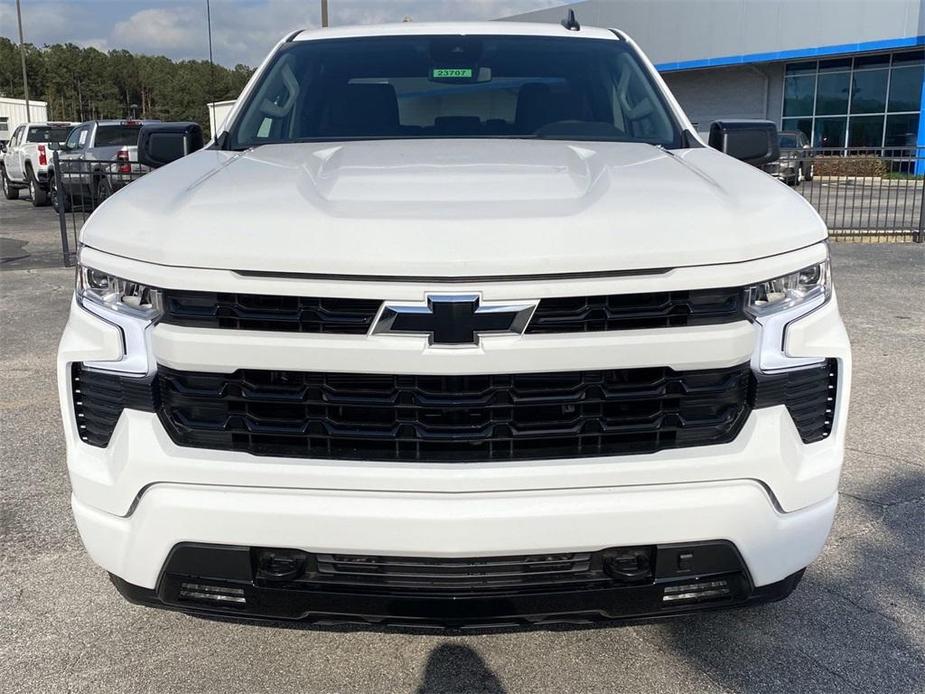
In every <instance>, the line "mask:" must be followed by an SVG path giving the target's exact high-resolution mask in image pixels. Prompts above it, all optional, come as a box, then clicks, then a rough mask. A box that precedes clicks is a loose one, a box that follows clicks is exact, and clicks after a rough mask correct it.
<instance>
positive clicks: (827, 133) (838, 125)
mask: <svg viewBox="0 0 925 694" xmlns="http://www.w3.org/2000/svg"><path fill="white" fill-rule="evenodd" d="M847 122H848V119H847V118H817V119H816V128H815V132H814V139H813V147H844V146H845V126H846V124H847Z"/></svg>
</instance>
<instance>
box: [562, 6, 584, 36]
mask: <svg viewBox="0 0 925 694" xmlns="http://www.w3.org/2000/svg"><path fill="white" fill-rule="evenodd" d="M559 24H561V25H562V26H564V27H565V28H566V29H568V30H569V31H580V30H581V24H579V23H578V20H577V19H575V10H572V9H569V11H568V16H567V17H566V18H565V19H563V20H562V21H561V22H559Z"/></svg>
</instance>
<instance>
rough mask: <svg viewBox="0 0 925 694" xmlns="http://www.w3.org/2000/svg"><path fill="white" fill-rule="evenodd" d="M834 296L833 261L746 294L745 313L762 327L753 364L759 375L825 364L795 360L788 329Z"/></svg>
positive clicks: (762, 284)
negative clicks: (788, 347)
mask: <svg viewBox="0 0 925 694" xmlns="http://www.w3.org/2000/svg"><path fill="white" fill-rule="evenodd" d="M831 296H832V274H831V272H830V271H829V259H828V258H826V259H825V260H823V261H821V262H818V263H816V264H814V265H810V266H808V267H805V268H803V269H802V270H798V271H797V272H791V273H790V274H789V275H782V276H780V277H775V278H774V279H772V280H767V281H765V282H759V283H758V284H753V285H752V286H750V287H748V289H747V290H746V297H745V310H746V312H747V313H748V314H749V315H750V316H751V317H752V320H753V321H754V322H755V323H757V324H758V325H759V326H760V327H761V332H760V337H759V343H758V349H757V350H756V351H755V355H754V357H753V363H754V365H755V368H756V369H757V370H759V371H764V372H771V371H778V370H781V369H793V368H799V367H802V366H809V365H811V364H818V363H819V362H821V361H824V359H823V358H822V357H818V358H816V357H793V356H790V355H789V354H787V351H786V347H785V345H786V332H787V326H788V325H790V324H791V323H792V322H794V321H796V320H799V319H800V318H802V317H803V316H805V315H806V314H808V313H811V312H812V311H815V310H816V309H817V308H819V307H820V306H822V305H823V304H825V303H826V301H828V300H829V297H831Z"/></svg>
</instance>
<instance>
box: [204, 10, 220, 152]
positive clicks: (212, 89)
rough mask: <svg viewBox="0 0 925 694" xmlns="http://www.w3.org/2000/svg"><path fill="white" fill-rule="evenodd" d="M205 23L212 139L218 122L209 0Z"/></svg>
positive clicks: (210, 132)
mask: <svg viewBox="0 0 925 694" xmlns="http://www.w3.org/2000/svg"><path fill="white" fill-rule="evenodd" d="M206 24H207V25H208V28H209V110H210V111H212V118H211V122H210V123H209V135H210V136H211V137H212V139H213V140H214V139H215V135H216V133H215V132H213V131H215V130H217V129H218V123H216V122H215V63H214V62H213V61H212V8H211V7H210V6H209V0H206Z"/></svg>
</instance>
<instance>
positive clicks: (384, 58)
mask: <svg viewBox="0 0 925 694" xmlns="http://www.w3.org/2000/svg"><path fill="white" fill-rule="evenodd" d="M710 142H711V143H712V144H714V145H716V148H714V147H709V146H706V144H705V143H704V142H703V141H701V139H699V138H698V137H697V136H696V135H695V134H693V132H692V126H691V123H690V121H689V120H688V119H687V117H686V116H685V114H684V112H683V111H682V110H681V108H680V107H679V106H678V103H677V101H675V99H674V98H673V97H672V95H671V93H670V92H669V91H668V89H667V88H666V86H665V83H664V82H663V81H662V79H661V77H660V76H659V75H658V73H657V72H656V71H655V69H654V68H653V66H652V64H651V63H650V62H649V61H648V60H647V59H646V58H645V56H644V55H643V54H642V53H641V52H640V50H639V49H638V48H637V46H636V45H635V44H634V43H633V41H632V40H630V38H629V37H628V36H626V35H625V34H624V33H622V32H620V31H618V30H610V29H599V28H590V27H584V26H579V25H578V23H577V22H575V21H574V19H573V18H570V19H569V20H566V21H565V22H564V25H562V26H559V25H549V26H546V25H542V24H518V23H507V22H495V23H472V24H467V23H461V24H423V23H422V24H418V23H407V24H402V25H390V26H364V27H343V28H340V27H339V28H335V29H326V30H321V31H300V32H296V33H294V34H292V35H290V36H287V37H286V38H285V39H284V40H283V41H282V42H281V43H280V44H279V45H278V46H277V47H276V48H275V49H274V50H273V52H272V54H271V55H270V57H269V58H268V59H267V60H266V61H265V62H264V64H263V65H262V66H261V67H260V69H258V70H257V72H256V74H255V75H254V77H253V79H252V80H251V82H250V83H249V84H248V86H247V87H246V89H245V90H244V92H243V93H242V95H241V97H240V98H239V99H238V102H237V105H236V106H235V108H234V110H233V112H232V113H231V114H230V116H229V117H228V119H227V120H226V122H225V126H224V128H223V131H222V132H220V133H218V136H217V138H216V139H215V141H214V142H213V143H212V144H211V145H210V146H208V147H207V148H205V149H202V150H200V151H196V152H194V153H192V154H190V155H189V156H181V155H182V154H184V153H185V152H187V151H189V149H190V148H189V147H187V146H186V144H184V143H172V142H171V132H170V130H169V128H166V127H165V126H163V125H162V126H152V130H151V131H150V132H143V133H142V135H141V138H140V140H139V152H138V154H139V161H141V162H146V161H147V162H154V161H161V162H164V161H167V160H168V159H175V161H173V162H172V163H169V164H168V165H167V166H164V167H163V168H159V169H156V170H155V171H154V172H152V173H151V174H149V175H147V176H144V177H143V178H141V179H140V180H138V181H137V182H135V183H133V184H132V185H131V186H128V187H127V188H125V189H124V190H123V191H122V192H120V193H119V194H118V195H116V196H113V197H112V198H110V199H109V200H107V201H106V202H105V203H104V204H103V205H101V206H100V207H99V208H98V209H97V210H96V211H95V212H94V214H93V215H92V217H90V219H89V220H88V221H87V222H86V225H85V226H84V227H83V231H82V236H81V244H82V245H81V247H80V251H79V266H80V267H79V272H78V280H77V288H76V292H75V296H74V302H73V304H72V307H71V313H70V318H69V321H68V324H67V327H66V329H65V331H64V336H63V338H62V340H61V345H60V351H59V354H58V377H59V384H60V385H59V388H60V391H59V392H60V399H61V407H62V412H63V421H64V426H65V435H66V440H67V465H68V469H69V472H70V480H71V483H72V485H73V497H72V507H73V511H74V516H75V518H76V523H77V527H78V529H79V531H80V534H81V537H82V538H83V542H84V544H85V546H86V547H87V550H88V551H89V553H90V555H91V556H92V558H93V559H94V560H95V561H96V562H97V563H98V564H99V565H100V566H102V567H103V568H104V569H105V570H106V571H107V572H109V574H110V576H111V578H112V581H113V582H114V583H115V585H116V587H117V588H118V590H119V591H120V592H121V593H122V594H123V595H125V596H126V597H127V598H128V599H130V600H133V601H135V602H139V603H143V604H145V605H151V606H158V607H167V608H170V609H179V610H187V611H193V612H202V613H208V614H221V615H231V616H238V617H248V618H270V619H281V618H285V619H305V620H325V621H331V620H334V621H342V620H347V621H354V620H370V621H372V622H375V623H384V622H398V623H416V624H418V623H437V624H442V625H461V624H469V625H471V624H487V623H501V624H511V623H546V622H557V621H562V622H576V621H591V620H600V619H616V618H630V617H632V618H643V617H645V618H648V617H656V618H657V617H663V616H666V615H672V614H679V613H687V612H690V611H695V610H710V609H717V608H726V607H735V606H742V605H748V604H755V603H759V602H766V601H770V600H777V599H780V598H783V597H785V596H787V595H788V594H789V593H790V592H791V591H792V590H793V589H794V588H795V587H796V585H797V583H798V582H799V580H800V577H801V576H802V574H803V571H804V569H805V568H806V566H807V565H809V564H810V563H811V562H812V561H813V560H814V559H815V558H816V556H817V555H818V554H819V552H820V551H821V550H822V547H823V544H824V543H825V541H826V537H827V535H828V532H829V529H830V526H831V524H832V519H833V516H834V513H835V507H836V503H837V499H838V479H839V473H840V469H841V465H842V457H843V451H844V441H845V425H846V419H847V417H846V415H847V408H848V395H849V390H850V378H851V352H850V347H849V343H848V339H847V336H846V333H845V329H844V327H843V325H842V321H841V318H840V317H839V312H838V305H837V302H836V296H835V292H834V290H833V286H832V275H831V273H830V269H829V253H828V247H827V242H826V237H827V233H826V228H825V225H824V223H823V221H822V220H821V219H820V217H819V215H818V214H817V213H816V212H815V211H814V210H813V208H812V207H811V206H810V205H809V204H807V203H806V201H805V200H804V199H803V198H801V197H800V196H799V195H797V194H796V193H794V192H793V191H792V190H790V189H789V188H787V187H786V186H784V185H782V184H781V183H780V182H779V181H776V180H774V179H772V178H771V177H769V176H768V175H767V174H765V173H763V172H762V171H760V170H759V169H758V168H756V166H757V165H761V164H763V163H766V162H767V161H769V160H771V159H773V158H774V157H775V156H776V154H777V137H776V130H775V128H774V127H773V125H772V124H768V123H748V122H737V123H715V124H714V125H713V128H712V129H711V134H710ZM717 148H719V149H721V150H722V151H718V149H717ZM170 151H173V152H174V155H173V156H170V157H168V156H167V154H168V153H169V152H170ZM730 155H734V156H730ZM737 158H738V159H741V160H742V161H737ZM744 161H747V162H750V163H751V164H755V165H756V166H751V165H749V164H748V163H744Z"/></svg>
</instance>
